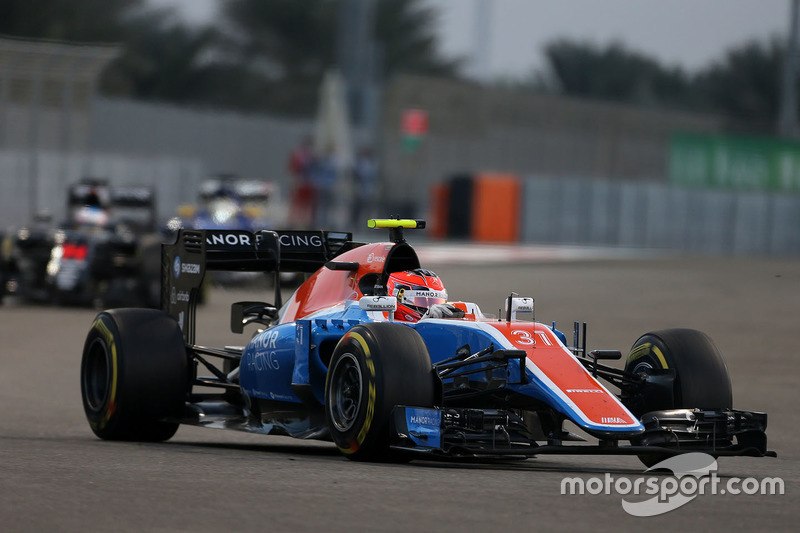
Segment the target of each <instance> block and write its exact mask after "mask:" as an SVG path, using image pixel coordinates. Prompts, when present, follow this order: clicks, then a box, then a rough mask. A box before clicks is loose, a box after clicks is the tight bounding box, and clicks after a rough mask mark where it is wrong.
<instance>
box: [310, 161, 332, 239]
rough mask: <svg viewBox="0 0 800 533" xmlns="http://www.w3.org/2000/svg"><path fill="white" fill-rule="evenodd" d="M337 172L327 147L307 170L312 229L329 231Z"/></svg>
mask: <svg viewBox="0 0 800 533" xmlns="http://www.w3.org/2000/svg"><path fill="white" fill-rule="evenodd" d="M337 172H338V170H337V167H336V160H335V157H334V153H333V149H332V148H331V147H330V146H327V147H325V149H324V150H323V152H322V153H321V154H319V155H318V156H317V157H315V158H314V159H313V161H312V163H311V168H310V170H309V174H310V181H311V184H312V186H313V188H314V200H315V201H314V204H315V205H314V211H313V226H314V228H320V229H329V228H328V227H327V226H328V223H329V222H330V221H329V218H330V211H331V206H332V205H333V201H334V190H335V186H336V181H337V179H336V178H337Z"/></svg>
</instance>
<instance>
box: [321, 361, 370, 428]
mask: <svg viewBox="0 0 800 533" xmlns="http://www.w3.org/2000/svg"><path fill="white" fill-rule="evenodd" d="M361 388H362V379H361V366H359V364H358V359H357V358H356V356H355V355H353V354H351V353H346V354H344V355H342V357H340V358H339V360H338V361H337V362H336V366H335V367H334V368H333V372H332V373H331V382H330V389H329V390H328V398H327V400H328V402H327V403H328V412H329V414H330V417H331V422H333V425H334V427H336V429H337V430H338V431H347V430H349V429H350V428H351V427H353V424H354V423H355V421H356V417H357V416H358V412H359V407H360V406H361Z"/></svg>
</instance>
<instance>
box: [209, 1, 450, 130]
mask: <svg viewBox="0 0 800 533" xmlns="http://www.w3.org/2000/svg"><path fill="white" fill-rule="evenodd" d="M220 5H221V8H222V13H223V15H224V18H225V19H226V20H228V21H230V23H231V26H230V29H229V31H228V32H227V33H228V35H229V36H230V38H231V43H232V47H233V48H235V49H238V54H237V56H238V58H239V60H240V61H241V62H242V63H243V64H248V65H251V67H252V69H253V72H254V73H255V74H256V75H258V76H261V77H263V78H264V79H267V80H269V81H270V82H271V83H270V87H269V88H268V94H269V102H264V105H265V106H266V107H267V108H269V109H270V110H272V111H276V112H284V113H286V112H289V113H292V114H306V115H307V114H310V113H312V112H313V110H314V108H315V106H316V98H317V91H318V87H319V84H320V83H321V81H322V77H323V75H324V73H325V71H326V70H327V69H329V68H330V67H332V66H333V65H335V64H336V61H337V57H336V50H337V42H336V40H337V30H338V23H339V16H338V15H339V13H338V9H339V7H340V2H336V1H330V0H270V1H269V2H264V1H262V0H228V1H225V2H223V3H221V4H220ZM437 16H438V13H437V11H436V10H434V9H433V8H430V7H426V6H425V5H424V3H423V1H422V0H377V2H376V13H375V36H374V37H375V40H376V41H377V43H378V47H379V48H380V50H381V53H380V54H379V56H380V58H381V59H382V60H381V61H380V63H381V65H380V68H379V72H380V73H381V76H382V77H383V78H388V77H389V76H391V75H393V74H396V73H399V72H404V73H415V74H428V75H449V76H455V74H456V70H457V69H456V65H457V63H456V62H454V61H448V60H446V59H444V58H442V57H441V56H440V54H439V52H438V46H437V38H436V24H437Z"/></svg>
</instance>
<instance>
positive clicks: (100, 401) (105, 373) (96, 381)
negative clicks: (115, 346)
mask: <svg viewBox="0 0 800 533" xmlns="http://www.w3.org/2000/svg"><path fill="white" fill-rule="evenodd" d="M110 372H111V366H110V365H109V361H108V350H107V348H106V345H105V343H104V342H103V341H102V340H100V339H95V340H94V341H92V343H91V345H90V346H89V349H88V352H87V356H86V365H85V367H84V373H83V390H84V397H85V399H86V403H87V405H88V406H89V408H90V409H92V410H93V411H100V410H102V408H103V406H104V405H105V404H106V402H107V400H108V394H109V389H110V387H109V384H110V382H111V375H110Z"/></svg>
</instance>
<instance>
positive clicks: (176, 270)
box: [172, 256, 181, 279]
mask: <svg viewBox="0 0 800 533" xmlns="http://www.w3.org/2000/svg"><path fill="white" fill-rule="evenodd" d="M172 275H173V276H175V279H178V278H179V277H180V276H181V258H180V256H175V261H173V262H172Z"/></svg>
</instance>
